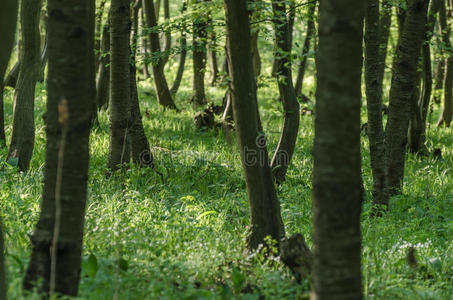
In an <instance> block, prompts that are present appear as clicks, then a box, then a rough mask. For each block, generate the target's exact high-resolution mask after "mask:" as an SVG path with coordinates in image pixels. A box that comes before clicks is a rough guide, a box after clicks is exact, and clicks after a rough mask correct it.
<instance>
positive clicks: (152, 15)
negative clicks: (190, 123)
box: [143, 0, 177, 110]
mask: <svg viewBox="0 0 453 300" xmlns="http://www.w3.org/2000/svg"><path fill="white" fill-rule="evenodd" d="M143 1H144V2H143V8H144V11H145V12H146V13H145V14H146V20H147V23H148V27H151V28H156V26H157V21H156V12H155V10H154V4H153V2H152V0H143ZM149 39H150V41H151V52H152V53H153V55H154V56H155V57H156V58H155V59H154V61H153V75H154V84H155V85H156V90H157V99H158V101H159V104H160V105H162V106H163V107H166V108H170V109H176V110H177V108H176V105H175V103H174V102H173V98H172V96H171V93H170V90H169V89H168V84H167V79H166V78H165V74H164V65H163V61H162V59H161V53H160V41H159V33H158V32H155V31H152V32H150V34H149Z"/></svg>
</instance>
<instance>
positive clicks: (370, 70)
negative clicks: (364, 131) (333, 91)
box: [365, 0, 388, 206]
mask: <svg viewBox="0 0 453 300" xmlns="http://www.w3.org/2000/svg"><path fill="white" fill-rule="evenodd" d="M365 21H366V22H365V84H366V100H367V114H368V138H369V144H370V158H371V171H372V173H373V205H385V206H387V205H388V194H387V193H386V189H385V147H384V126H383V123H382V84H381V83H380V81H379V80H382V79H381V78H379V76H380V73H379V71H380V67H381V64H382V61H381V60H380V58H381V57H380V41H381V39H380V34H379V33H380V32H379V31H380V30H379V1H378V0H367V8H366V17H365Z"/></svg>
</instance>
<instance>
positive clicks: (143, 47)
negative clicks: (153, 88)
mask: <svg viewBox="0 0 453 300" xmlns="http://www.w3.org/2000/svg"><path fill="white" fill-rule="evenodd" d="M144 18H145V17H144V15H143V5H142V8H141V9H140V14H139V21H138V22H139V27H138V30H139V34H138V36H139V44H140V55H141V57H142V59H143V66H142V71H143V76H144V77H145V79H148V78H151V76H150V75H149V71H148V66H149V59H148V48H149V47H148V40H147V39H146V38H145V37H144V35H143V28H144V27H145V21H144Z"/></svg>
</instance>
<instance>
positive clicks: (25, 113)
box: [8, 0, 42, 171]
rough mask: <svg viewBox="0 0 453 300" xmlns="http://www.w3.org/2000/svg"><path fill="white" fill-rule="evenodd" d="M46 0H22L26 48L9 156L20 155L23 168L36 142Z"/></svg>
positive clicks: (22, 22) (16, 91)
mask: <svg viewBox="0 0 453 300" xmlns="http://www.w3.org/2000/svg"><path fill="white" fill-rule="evenodd" d="M41 5H42V1H41V0H38V1H33V2H31V3H28V2H25V0H22V2H21V12H20V19H21V30H22V42H23V51H22V56H21V58H20V61H21V65H20V71H19V77H18V79H17V83H16V90H15V93H14V102H15V109H14V121H13V133H12V136H11V144H10V146H9V151H8V159H11V158H17V159H18V160H19V161H18V166H19V170H21V171H27V170H28V168H29V166H30V160H31V157H32V154H33V148H34V144H35V115H34V105H35V85H36V82H37V81H38V79H39V71H40V66H41V60H40V34H39V20H40V18H39V16H40V13H41Z"/></svg>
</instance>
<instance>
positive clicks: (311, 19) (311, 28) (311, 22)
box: [295, 3, 316, 96]
mask: <svg viewBox="0 0 453 300" xmlns="http://www.w3.org/2000/svg"><path fill="white" fill-rule="evenodd" d="M315 10H316V3H313V4H310V6H309V8H308V14H307V32H306V34H305V40H304V45H303V46H302V53H301V57H300V62H299V66H298V68H297V79H296V86H295V90H296V96H300V95H301V94H302V85H303V83H304V76H305V69H306V68H307V61H308V52H309V51H310V43H311V39H312V37H313V33H314V32H315Z"/></svg>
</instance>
